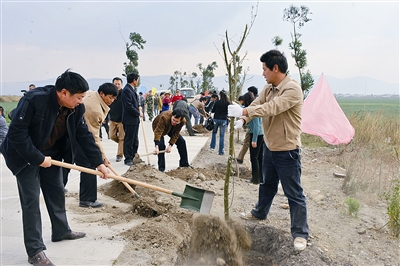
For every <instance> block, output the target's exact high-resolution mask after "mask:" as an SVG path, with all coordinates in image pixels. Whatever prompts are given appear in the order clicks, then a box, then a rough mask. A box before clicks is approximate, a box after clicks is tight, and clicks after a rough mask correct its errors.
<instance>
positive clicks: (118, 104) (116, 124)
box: [108, 77, 125, 162]
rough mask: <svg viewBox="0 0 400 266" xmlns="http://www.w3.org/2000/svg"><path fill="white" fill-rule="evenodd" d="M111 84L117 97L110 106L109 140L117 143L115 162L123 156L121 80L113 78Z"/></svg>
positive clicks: (123, 134)
mask: <svg viewBox="0 0 400 266" xmlns="http://www.w3.org/2000/svg"><path fill="white" fill-rule="evenodd" d="M112 82H113V83H114V85H115V86H117V88H118V96H117V98H116V99H115V101H114V102H113V103H112V104H111V105H110V112H109V113H108V114H109V115H110V138H111V140H113V141H115V142H116V143H118V148H117V156H116V157H115V161H116V162H120V161H121V160H122V156H124V136H125V133H124V126H123V125H122V108H123V106H122V97H121V95H122V79H121V78H118V77H115V78H113V80H112Z"/></svg>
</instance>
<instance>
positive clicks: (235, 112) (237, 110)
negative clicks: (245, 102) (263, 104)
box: [228, 102, 243, 117]
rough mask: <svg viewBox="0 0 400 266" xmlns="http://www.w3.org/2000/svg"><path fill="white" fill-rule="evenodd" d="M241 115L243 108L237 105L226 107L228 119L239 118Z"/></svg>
mask: <svg viewBox="0 0 400 266" xmlns="http://www.w3.org/2000/svg"><path fill="white" fill-rule="evenodd" d="M242 113H243V108H242V107H240V105H238V104H237V103H235V102H234V103H233V104H230V105H228V116H229V117H241V116H242Z"/></svg>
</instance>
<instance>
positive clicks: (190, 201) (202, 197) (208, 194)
mask: <svg viewBox="0 0 400 266" xmlns="http://www.w3.org/2000/svg"><path fill="white" fill-rule="evenodd" d="M51 164H52V165H57V166H61V167H64V168H68V169H74V170H78V171H81V172H84V173H88V174H92V175H100V176H101V175H103V174H102V173H101V172H100V171H96V170H93V169H90V168H86V167H82V166H77V165H74V164H69V163H64V162H60V161H56V160H51ZM107 177H109V178H112V179H114V180H118V181H121V182H126V183H129V184H133V185H136V186H139V187H145V188H148V189H151V190H155V191H158V192H163V193H166V194H170V195H173V196H177V197H181V198H182V201H181V205H180V207H181V208H184V209H188V210H193V211H197V212H200V213H204V214H208V213H210V209H211V205H212V202H213V200H214V195H215V193H214V192H212V191H208V190H204V189H201V188H197V187H192V186H190V185H186V187H185V191H184V192H183V193H179V192H174V191H172V190H168V189H165V188H161V187H157V186H153V185H150V184H147V183H143V182H140V181H136V180H132V179H129V178H124V177H121V176H118V175H113V174H107Z"/></svg>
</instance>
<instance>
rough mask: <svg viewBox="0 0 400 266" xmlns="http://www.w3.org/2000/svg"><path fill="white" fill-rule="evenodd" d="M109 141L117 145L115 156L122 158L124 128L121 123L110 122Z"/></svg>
mask: <svg viewBox="0 0 400 266" xmlns="http://www.w3.org/2000/svg"><path fill="white" fill-rule="evenodd" d="M109 132H110V139H111V140H113V141H115V142H116V143H118V150H117V156H120V157H123V156H124V137H125V132H124V126H123V125H122V122H115V121H110V131H109Z"/></svg>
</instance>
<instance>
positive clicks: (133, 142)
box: [124, 125, 139, 163]
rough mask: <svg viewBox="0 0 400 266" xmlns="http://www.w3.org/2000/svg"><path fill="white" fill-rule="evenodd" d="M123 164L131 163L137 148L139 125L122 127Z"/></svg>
mask: <svg viewBox="0 0 400 266" xmlns="http://www.w3.org/2000/svg"><path fill="white" fill-rule="evenodd" d="M124 131H125V137H124V156H125V160H124V162H125V163H128V162H132V161H133V158H134V157H135V154H136V153H137V151H138V148H139V135H138V134H139V125H124Z"/></svg>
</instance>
